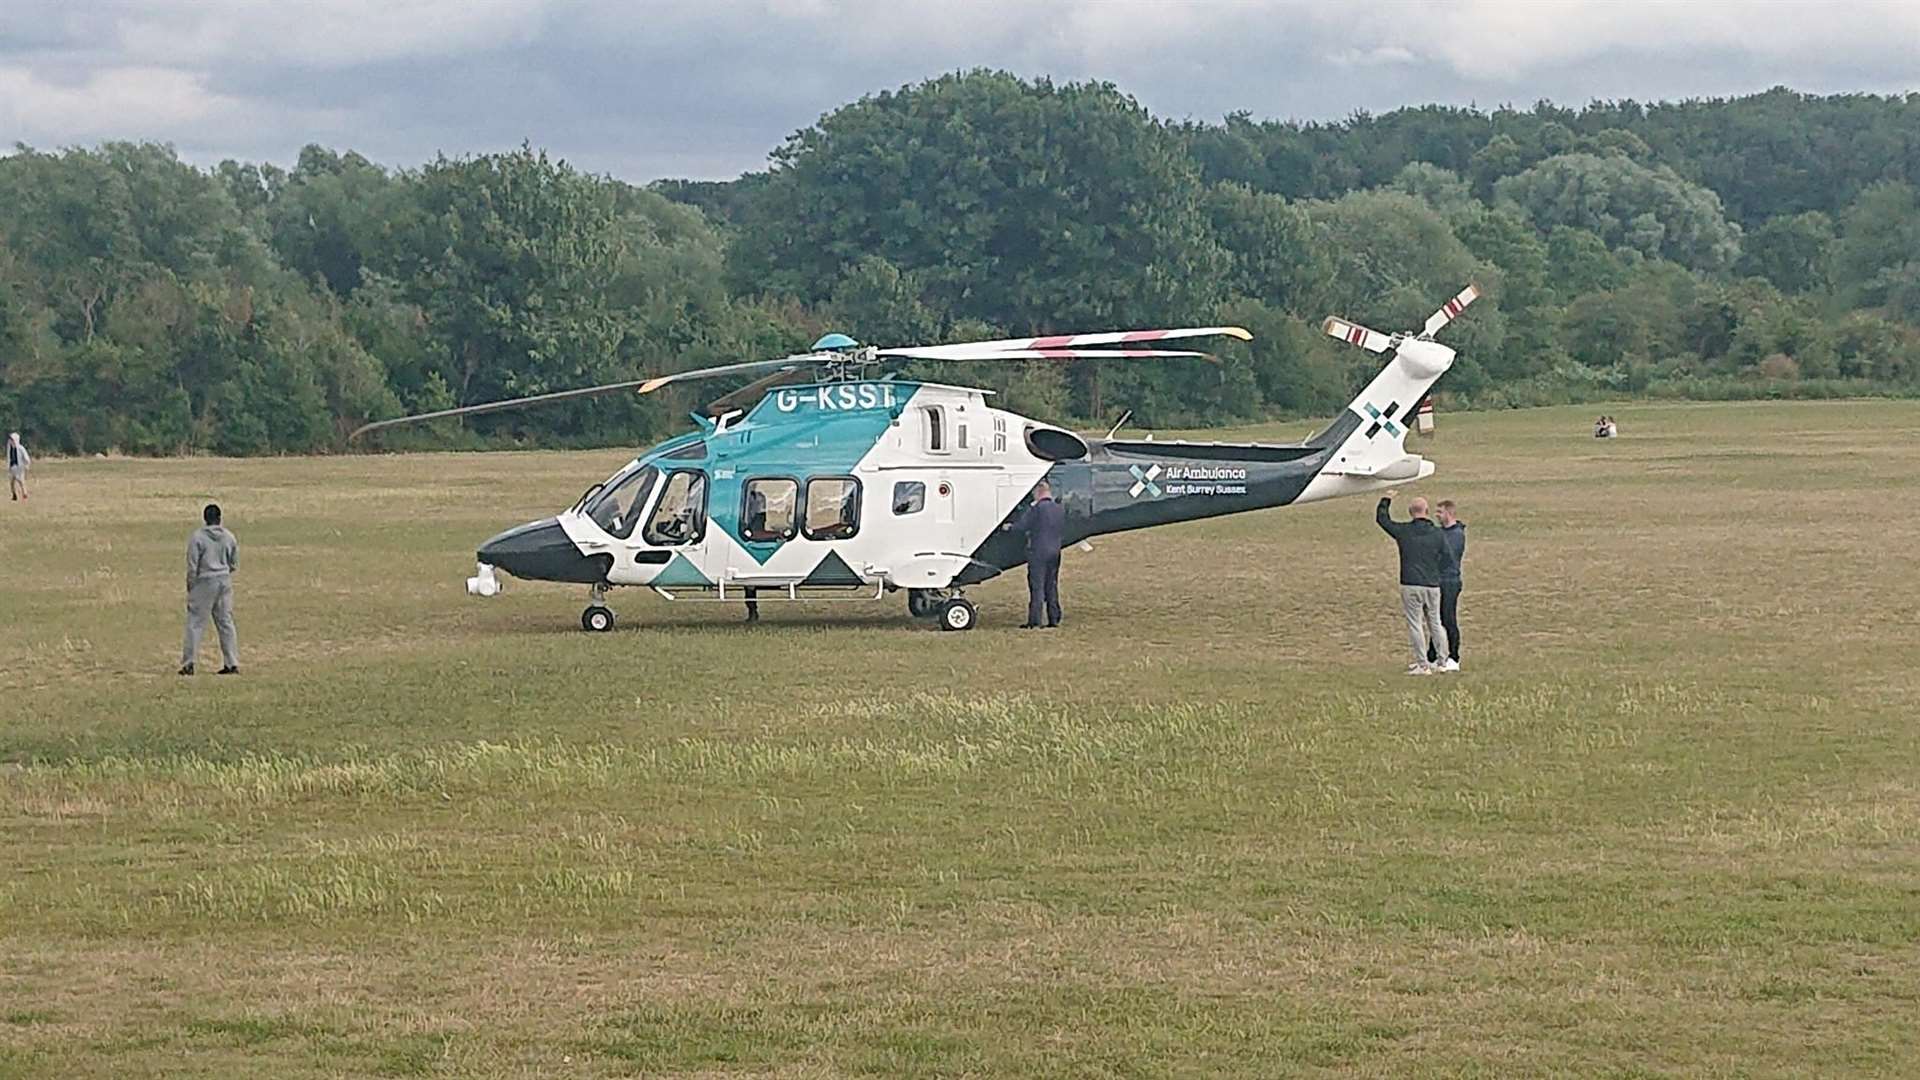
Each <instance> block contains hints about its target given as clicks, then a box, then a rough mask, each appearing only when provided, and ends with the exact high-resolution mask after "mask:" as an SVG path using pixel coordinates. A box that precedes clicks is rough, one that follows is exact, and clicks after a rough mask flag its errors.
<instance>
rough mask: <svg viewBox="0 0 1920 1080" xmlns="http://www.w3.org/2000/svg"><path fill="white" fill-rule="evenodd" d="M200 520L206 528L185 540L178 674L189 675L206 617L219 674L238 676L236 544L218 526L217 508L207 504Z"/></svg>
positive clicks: (228, 534)
mask: <svg viewBox="0 0 1920 1080" xmlns="http://www.w3.org/2000/svg"><path fill="white" fill-rule="evenodd" d="M200 517H201V519H202V520H204V521H205V522H206V525H205V526H203V527H201V528H199V529H195V530H194V533H193V536H192V537H191V538H190V539H188V540H187V641H186V645H185V647H184V648H182V649H181V650H180V674H182V675H191V674H193V661H194V657H195V655H196V654H198V653H199V652H200V636H201V635H202V634H204V633H206V632H207V617H208V616H212V617H213V628H214V630H215V631H216V632H217V633H218V634H219V636H220V661H221V668H220V671H219V672H218V673H219V674H221V675H238V674H240V644H239V641H238V639H237V638H236V636H235V634H234V632H233V571H234V569H235V567H237V566H238V565H239V562H240V544H239V542H238V541H236V540H235V539H234V538H233V534H232V533H230V532H228V531H227V530H226V527H225V526H223V525H221V524H220V507H218V506H216V505H214V504H213V503H208V504H207V507H206V509H205V510H203V511H201V513H200Z"/></svg>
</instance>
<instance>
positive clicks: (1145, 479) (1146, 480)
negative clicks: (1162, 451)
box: [1127, 465, 1160, 499]
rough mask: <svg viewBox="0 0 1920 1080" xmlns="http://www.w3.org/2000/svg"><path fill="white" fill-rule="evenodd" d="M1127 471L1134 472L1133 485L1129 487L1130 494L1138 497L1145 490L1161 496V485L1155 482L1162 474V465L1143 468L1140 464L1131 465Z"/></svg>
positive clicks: (1157, 496) (1128, 492)
mask: <svg viewBox="0 0 1920 1080" xmlns="http://www.w3.org/2000/svg"><path fill="white" fill-rule="evenodd" d="M1127 471H1128V472H1130V473H1132V474H1133V486H1132V487H1130V488H1128V489H1127V494H1128V495H1130V496H1132V497H1133V498H1136V499H1137V498H1139V497H1140V493H1141V492H1143V491H1144V492H1147V493H1149V494H1151V495H1152V496H1153V497H1154V498H1156V499H1157V498H1159V497H1160V485H1159V484H1156V483H1154V480H1156V479H1158V478H1159V476H1160V466H1158V465H1150V466H1148V467H1147V468H1145V469H1142V468H1141V467H1140V466H1138V465H1129V466H1127Z"/></svg>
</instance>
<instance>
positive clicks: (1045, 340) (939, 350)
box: [880, 326, 1253, 360]
mask: <svg viewBox="0 0 1920 1080" xmlns="http://www.w3.org/2000/svg"><path fill="white" fill-rule="evenodd" d="M1216 335H1225V336H1226V337H1232V338H1239V339H1240V340H1241V341H1252V340H1253V335H1252V334H1250V333H1248V332H1247V331H1246V330H1243V329H1241V328H1240V327H1238V326H1181V327H1174V328H1172V329H1168V330H1108V331H1103V332H1101V333H1097V334H1057V335H1054V336H1052V337H1034V338H1003V339H1001V340H999V341H961V342H955V343H954V344H952V345H915V346H909V348H912V349H914V350H916V351H917V355H916V357H915V358H916V359H920V360H945V359H967V360H977V359H980V357H979V356H977V355H975V354H977V353H982V352H992V353H1015V352H1022V351H1025V350H1033V349H1074V348H1081V347H1084V346H1087V345H1138V344H1142V343H1145V342H1149V341H1171V340H1173V339H1175V338H1193V337H1213V336H1216ZM943 353H953V354H959V353H965V354H966V355H965V356H964V357H962V356H959V355H954V356H945V355H941V354H943ZM880 355H882V356H900V355H905V350H903V349H881V350H880ZM1166 355H1169V356H1171V355H1174V354H1172V353H1168V354H1166Z"/></svg>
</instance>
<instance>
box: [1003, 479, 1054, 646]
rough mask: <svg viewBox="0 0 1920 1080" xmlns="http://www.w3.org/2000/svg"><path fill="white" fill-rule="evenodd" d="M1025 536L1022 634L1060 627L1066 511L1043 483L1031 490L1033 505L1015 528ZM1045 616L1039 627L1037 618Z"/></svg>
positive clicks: (1051, 488)
mask: <svg viewBox="0 0 1920 1080" xmlns="http://www.w3.org/2000/svg"><path fill="white" fill-rule="evenodd" d="M1014 527H1015V528H1017V529H1019V530H1020V531H1021V532H1024V533H1026V534H1027V621H1026V622H1025V623H1022V624H1021V626H1020V628H1021V629H1022V630H1033V629H1037V628H1039V627H1041V626H1043V625H1044V626H1046V627H1047V628H1049V629H1051V628H1052V627H1055V626H1059V625H1060V544H1061V541H1062V539H1063V538H1064V536H1065V535H1066V531H1067V508H1066V507H1064V506H1061V505H1060V504H1059V503H1057V502H1054V501H1053V486H1052V485H1051V484H1048V483H1047V482H1046V481H1045V480H1042V481H1040V482H1039V483H1038V484H1035V485H1034V487H1033V505H1032V506H1029V507H1027V512H1026V513H1024V514H1022V515H1020V521H1019V524H1017V525H1015V526H1014ZM1043 613H1044V614H1045V615H1046V619H1047V621H1046V622H1045V623H1042V622H1041V621H1040V616H1041V615H1042V614H1043Z"/></svg>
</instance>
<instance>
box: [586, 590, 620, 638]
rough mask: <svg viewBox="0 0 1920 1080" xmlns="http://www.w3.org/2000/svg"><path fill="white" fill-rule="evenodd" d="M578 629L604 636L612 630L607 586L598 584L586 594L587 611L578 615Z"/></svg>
mask: <svg viewBox="0 0 1920 1080" xmlns="http://www.w3.org/2000/svg"><path fill="white" fill-rule="evenodd" d="M580 629H582V630H585V631H587V632H588V633H593V634H604V633H606V632H607V631H609V630H611V629H613V609H612V608H610V607H608V606H607V585H606V583H605V582H599V583H597V584H595V585H594V586H593V589H592V591H590V592H589V593H588V594H587V610H585V611H583V612H581V613H580Z"/></svg>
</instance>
